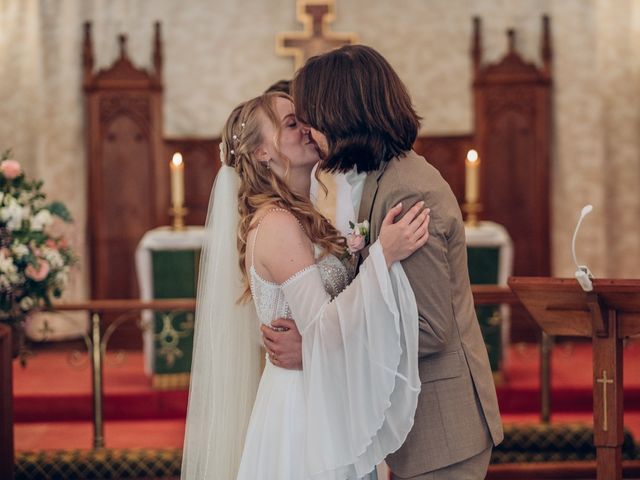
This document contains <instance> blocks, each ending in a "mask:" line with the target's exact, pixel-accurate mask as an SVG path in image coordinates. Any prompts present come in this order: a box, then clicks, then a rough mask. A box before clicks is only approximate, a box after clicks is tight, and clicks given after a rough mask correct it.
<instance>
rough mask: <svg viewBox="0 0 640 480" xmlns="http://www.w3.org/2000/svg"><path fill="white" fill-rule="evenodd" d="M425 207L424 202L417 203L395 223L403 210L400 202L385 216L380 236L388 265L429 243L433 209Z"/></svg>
mask: <svg viewBox="0 0 640 480" xmlns="http://www.w3.org/2000/svg"><path fill="white" fill-rule="evenodd" d="M423 207H424V202H418V203H416V204H415V205H414V206H413V207H411V209H410V210H409V211H408V212H407V213H406V214H405V215H404V216H403V217H402V218H401V219H400V220H399V221H398V222H396V223H393V221H394V219H395V218H396V216H398V215H399V214H400V212H402V203H399V204H398V205H396V206H395V207H393V208H392V209H391V210H389V212H387V215H386V216H385V217H384V220H383V222H382V227H381V228H380V236H379V238H380V244H381V245H382V251H383V253H384V258H385V260H386V261H387V266H388V267H390V266H391V264H392V263H393V262H396V261H400V260H404V259H405V258H407V257H408V256H409V255H411V254H412V253H413V252H415V251H416V250H418V249H419V248H420V247H422V246H423V245H424V244H425V243H427V240H428V239H429V219H430V216H429V213H430V212H431V209H429V208H425V209H424V210H423Z"/></svg>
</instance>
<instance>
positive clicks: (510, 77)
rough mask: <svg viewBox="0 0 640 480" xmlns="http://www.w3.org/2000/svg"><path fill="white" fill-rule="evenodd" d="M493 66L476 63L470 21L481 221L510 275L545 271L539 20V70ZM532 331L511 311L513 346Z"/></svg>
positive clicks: (546, 70) (511, 54) (543, 75)
mask: <svg viewBox="0 0 640 480" xmlns="http://www.w3.org/2000/svg"><path fill="white" fill-rule="evenodd" d="M515 35H516V33H515V31H513V30H509V31H508V32H507V39H508V52H507V54H506V55H505V56H504V57H503V58H502V59H501V60H500V61H498V62H497V63H493V64H486V65H485V64H483V63H482V45H481V41H482V36H481V31H480V20H479V19H475V20H474V37H473V47H472V60H473V64H474V82H473V93H474V114H475V120H474V129H475V132H474V144H475V145H476V149H477V150H478V153H479V154H480V158H481V160H482V163H481V170H480V172H481V177H480V201H481V203H482V212H481V215H480V216H481V218H482V219H485V220H491V221H494V222H497V223H499V224H501V225H503V226H504V227H505V228H506V229H507V231H508V232H509V235H510V236H511V238H512V240H513V246H514V266H513V274H514V275H520V276H525V275H531V276H548V275H549V274H550V273H551V252H550V248H551V241H550V238H551V236H550V220H549V217H550V213H549V212H550V204H549V168H550V167H549V165H550V152H551V138H552V123H551V86H552V81H551V40H550V32H549V20H548V18H547V17H543V21H542V35H541V37H542V38H541V40H542V41H541V45H542V48H541V57H542V62H541V63H542V66H541V67H538V66H536V65H534V64H533V63H529V62H526V61H525V60H524V59H523V58H522V57H521V56H520V55H519V54H518V52H517V51H516V48H515ZM538 334H539V332H538V329H537V328H536V327H535V326H534V324H533V322H531V320H530V318H529V316H528V315H527V314H526V312H525V311H524V310H523V309H522V308H520V307H515V308H514V310H513V312H512V337H514V340H535V339H536V337H537V336H538Z"/></svg>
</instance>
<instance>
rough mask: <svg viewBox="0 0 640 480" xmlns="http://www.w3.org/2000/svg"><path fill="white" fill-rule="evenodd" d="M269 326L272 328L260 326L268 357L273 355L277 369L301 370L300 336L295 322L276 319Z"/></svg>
mask: <svg viewBox="0 0 640 480" xmlns="http://www.w3.org/2000/svg"><path fill="white" fill-rule="evenodd" d="M271 326H272V328H269V327H268V326H266V325H261V326H260V330H261V331H262V340H263V343H264V346H265V347H266V349H267V353H269V356H271V357H273V355H274V354H275V356H276V358H277V359H278V360H277V364H278V367H281V368H286V369H287V370H302V336H301V335H300V332H299V331H298V327H297V326H296V322H294V321H293V320H289V319H286V318H278V319H277V320H274V321H273V322H271ZM274 328H275V329H274ZM276 329H277V330H276Z"/></svg>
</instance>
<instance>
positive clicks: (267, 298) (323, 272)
mask: <svg viewBox="0 0 640 480" xmlns="http://www.w3.org/2000/svg"><path fill="white" fill-rule="evenodd" d="M271 212H285V213H288V214H289V215H293V214H292V213H291V212H290V211H288V210H285V209H283V208H273V209H271V210H269V211H268V212H267V213H265V214H264V216H263V217H262V218H261V219H260V221H259V222H258V224H257V226H256V233H255V235H254V237H253V248H252V250H251V267H250V268H249V277H250V279H249V285H250V287H251V296H252V297H253V302H254V303H255V306H256V311H257V313H258V318H259V319H260V322H261V323H264V324H266V325H269V324H270V323H271V322H272V321H273V320H275V319H276V318H291V309H290V308H289V305H288V304H287V302H286V300H285V298H284V293H283V291H282V287H284V286H286V285H287V284H288V283H290V282H292V281H293V280H295V279H297V278H299V277H300V276H301V275H304V274H306V273H307V272H309V271H311V270H313V269H314V268H316V267H317V268H319V270H320V277H321V278H322V283H323V285H324V289H325V290H326V292H327V293H328V294H329V295H331V298H334V297H336V296H337V295H338V294H339V293H340V292H341V291H342V290H344V289H345V288H346V286H347V285H349V282H351V278H350V275H349V271H350V270H349V269H347V267H346V266H345V265H344V264H343V263H342V262H341V261H340V259H339V258H337V257H335V256H334V255H325V256H324V257H322V258H320V259H319V257H320V254H321V249H320V247H318V245H315V246H314V250H315V258H316V263H315V264H314V265H309V266H308V267H306V268H303V269H302V270H300V271H299V272H296V273H294V274H293V275H292V276H291V277H290V278H289V279H287V280H286V281H285V282H284V283H283V284H282V285H280V284H277V283H274V282H270V281H269V280H265V279H264V278H262V277H261V276H260V274H258V272H257V271H256V269H255V267H254V262H253V258H254V254H255V250H256V240H257V238H258V230H259V229H260V224H261V223H262V221H263V220H264V218H265V217H266V216H267V215H268V214H270V213H271ZM294 217H295V215H294ZM296 220H297V219H296ZM298 223H299V224H300V222H299V221H298ZM300 228H302V224H300Z"/></svg>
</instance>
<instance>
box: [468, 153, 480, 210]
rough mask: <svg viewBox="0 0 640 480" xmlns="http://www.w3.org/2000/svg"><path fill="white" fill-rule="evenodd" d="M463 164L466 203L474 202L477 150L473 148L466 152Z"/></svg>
mask: <svg viewBox="0 0 640 480" xmlns="http://www.w3.org/2000/svg"><path fill="white" fill-rule="evenodd" d="M465 166H466V168H465V190H464V193H465V200H466V201H467V203H476V202H477V201H478V189H479V185H478V178H479V177H478V173H479V171H480V157H478V152H476V151H475V150H469V152H467V161H466V162H465Z"/></svg>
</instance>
